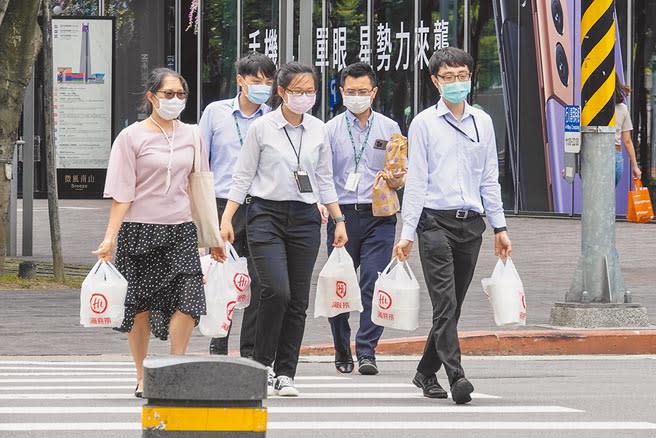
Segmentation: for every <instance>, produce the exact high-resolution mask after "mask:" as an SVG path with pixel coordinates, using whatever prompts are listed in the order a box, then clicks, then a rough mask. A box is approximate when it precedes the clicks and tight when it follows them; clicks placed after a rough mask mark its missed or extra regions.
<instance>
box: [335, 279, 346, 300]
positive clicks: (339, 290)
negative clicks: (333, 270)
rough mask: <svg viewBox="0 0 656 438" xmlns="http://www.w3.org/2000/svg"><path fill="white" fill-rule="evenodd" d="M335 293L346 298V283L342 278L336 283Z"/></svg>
mask: <svg viewBox="0 0 656 438" xmlns="http://www.w3.org/2000/svg"><path fill="white" fill-rule="evenodd" d="M335 294H336V295H337V296H338V297H340V298H344V297H345V296H346V283H345V282H343V281H342V280H337V282H336V283H335Z"/></svg>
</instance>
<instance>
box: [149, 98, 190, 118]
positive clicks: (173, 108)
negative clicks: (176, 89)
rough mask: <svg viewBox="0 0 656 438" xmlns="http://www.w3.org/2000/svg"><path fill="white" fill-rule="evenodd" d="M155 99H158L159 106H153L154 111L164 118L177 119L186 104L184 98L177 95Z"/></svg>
mask: <svg viewBox="0 0 656 438" xmlns="http://www.w3.org/2000/svg"><path fill="white" fill-rule="evenodd" d="M157 100H158V101H159V108H155V111H157V114H158V115H159V116H160V117H161V118H163V119H164V120H173V119H177V118H178V116H180V113H181V112H182V110H184V109H185V105H186V104H187V101H186V100H185V99H179V98H178V97H177V96H176V97H173V98H172V99H160V98H159V97H158V98H157Z"/></svg>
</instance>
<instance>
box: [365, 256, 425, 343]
mask: <svg viewBox="0 0 656 438" xmlns="http://www.w3.org/2000/svg"><path fill="white" fill-rule="evenodd" d="M395 262H396V265H394V267H392V265H393V264H394V263H395ZM371 320H372V321H373V323H374V324H378V325H382V326H384V327H390V328H395V329H399V330H414V329H416V328H417V327H418V326H419V283H418V282H417V278H416V277H415V275H414V273H413V272H412V269H410V265H409V264H408V262H407V261H405V262H400V261H398V260H397V259H396V258H394V259H392V261H391V262H390V263H389V265H387V267H386V268H385V270H383V272H381V273H380V274H379V276H378V280H376V285H375V286H374V296H373V302H372V306H371Z"/></svg>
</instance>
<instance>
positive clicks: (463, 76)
mask: <svg viewBox="0 0 656 438" xmlns="http://www.w3.org/2000/svg"><path fill="white" fill-rule="evenodd" d="M436 76H437V77H438V78H440V79H442V80H443V81H444V82H446V83H447V84H448V83H451V82H455V81H456V79H457V80H458V82H464V81H468V80H469V78H471V73H469V72H467V73H464V72H463V73H458V74H457V75H454V74H451V73H449V74H446V75H444V76H442V75H436Z"/></svg>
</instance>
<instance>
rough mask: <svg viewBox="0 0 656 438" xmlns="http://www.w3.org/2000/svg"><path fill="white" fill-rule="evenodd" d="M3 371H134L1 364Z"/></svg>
mask: <svg viewBox="0 0 656 438" xmlns="http://www.w3.org/2000/svg"><path fill="white" fill-rule="evenodd" d="M0 370H2V371H52V370H56V371H121V372H126V371H132V370H129V369H126V368H125V367H118V368H117V367H111V368H109V367H107V368H102V367H39V366H25V367H3V366H0Z"/></svg>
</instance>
